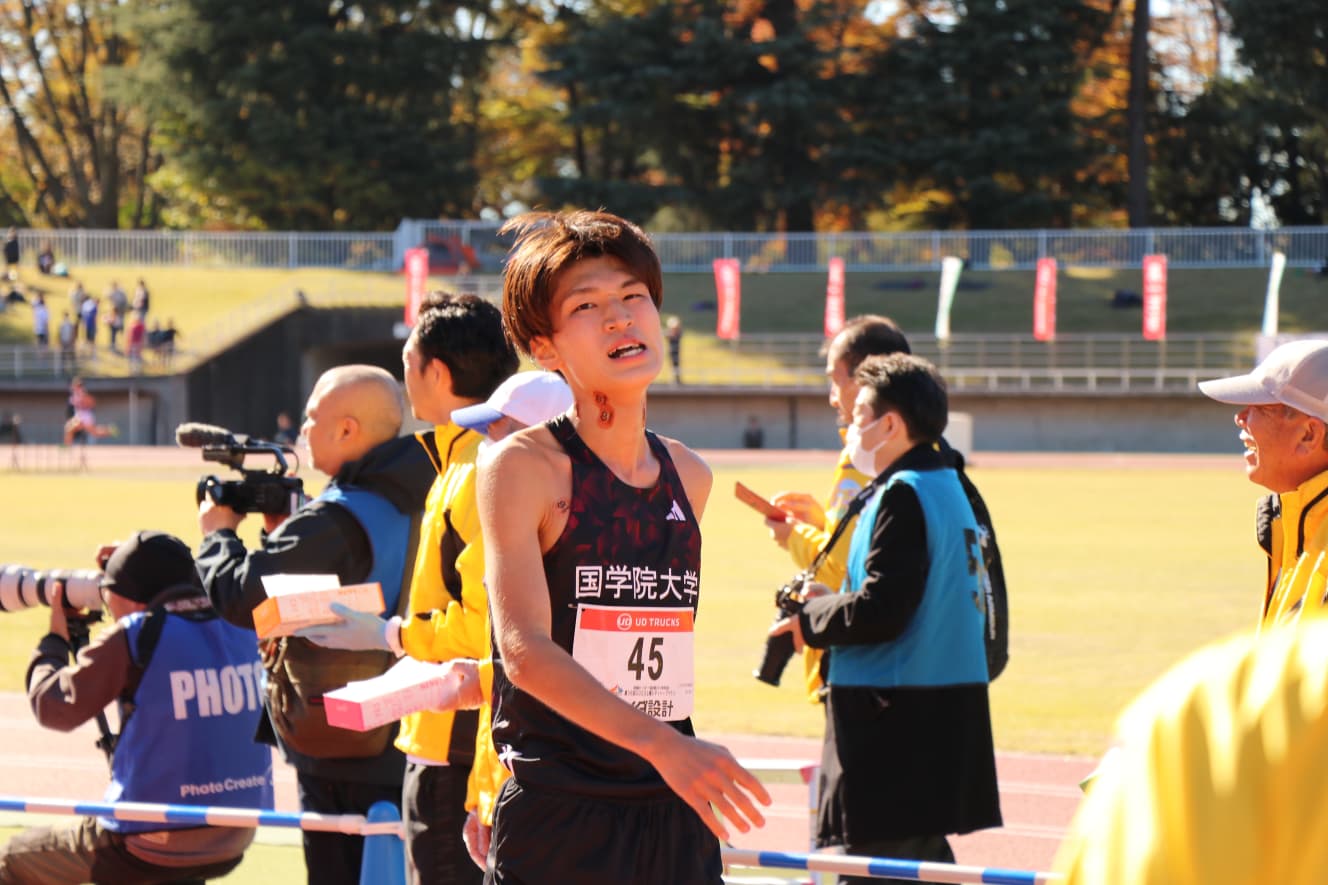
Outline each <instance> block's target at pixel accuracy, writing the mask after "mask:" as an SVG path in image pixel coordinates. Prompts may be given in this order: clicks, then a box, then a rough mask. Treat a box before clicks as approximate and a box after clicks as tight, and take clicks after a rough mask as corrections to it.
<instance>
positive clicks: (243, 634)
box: [100, 612, 273, 833]
mask: <svg viewBox="0 0 1328 885" xmlns="http://www.w3.org/2000/svg"><path fill="white" fill-rule="evenodd" d="M165 617H166V622H165V624H164V625H163V626H162V630H161V637H160V639H159V640H158V641H157V645H156V649H155V651H154V652H153V653H152V658H151V660H150V661H148V664H147V669H146V670H145V671H144V672H143V678H142V680H141V681H140V682H139V686H138V690H137V691H136V692H135V694H134V704H135V707H134V712H133V715H131V716H130V717H129V720H128V722H127V723H126V725H125V727H124V731H123V732H122V733H121V735H120V742H119V744H118V746H117V747H116V750H115V758H114V761H113V762H112V763H111V783H110V785H109V786H108V787H107V788H106V795H105V800H106V801H107V802H165V803H169V804H173V805H224V806H229V807H233V808H271V807H272V800H273V797H272V750H271V748H270V747H268V746H266V745H264V744H258V743H255V742H254V730H255V727H256V726H257V724H258V717H259V715H261V710H262V707H263V692H262V689H261V688H260V682H259V680H260V678H261V677H262V673H263V665H262V663H261V662H260V661H259V659H258V651H257V649H256V648H255V646H254V634H253V631H250V630H242V629H240V628H239V627H235V626H232V625H230V624H228V623H226V622H225V621H223V620H222V619H221V618H219V617H216V616H213V617H211V618H208V619H207V620H203V621H194V620H189V619H187V618H185V617H182V616H178V615H171V614H167V615H166V616H165ZM147 618H148V613H147V612H135V613H134V614H132V615H127V616H126V617H124V618H122V619H121V620H120V623H121V624H122V625H124V628H125V637H126V639H128V641H129V648H130V651H131V654H132V655H134V657H135V658H136V657H137V654H138V639H139V635H140V633H141V632H142V630H143V625H144V623H145V622H146V621H147ZM135 663H139V664H140V665H141V662H139V661H135ZM100 821H101V823H102V825H103V826H105V827H106V828H107V829H108V830H113V831H115V832H117V833H138V832H143V831H146V830H168V829H178V828H181V827H190V826H197V824H190V823H156V822H146V821H121V820H112V819H110V818H105V817H103V818H100Z"/></svg>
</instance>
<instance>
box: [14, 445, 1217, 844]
mask: <svg viewBox="0 0 1328 885" xmlns="http://www.w3.org/2000/svg"><path fill="white" fill-rule="evenodd" d="M702 454H703V456H704V457H706V458H707V460H709V461H710V462H711V463H714V464H724V463H740V462H747V463H750V462H751V461H753V460H760V461H769V462H783V463H789V462H792V461H797V462H801V463H812V464H820V463H824V464H825V465H826V466H827V469H829V466H830V465H831V464H832V462H833V458H834V454H833V453H829V452H808V451H778V450H766V451H760V452H751V451H729V450H723V451H718V450H717V451H709V452H704V453H702ZM87 460H88V468H89V470H91V471H93V472H95V471H96V470H97V469H98V468H99V467H102V468H112V467H133V466H146V465H154V466H160V465H162V464H164V463H170V464H172V465H176V464H180V465H189V464H197V463H198V453H197V452H196V451H193V450H191V449H180V448H175V447H133V446H111V445H102V446H89V447H87ZM972 460H973V462H974V463H975V464H977V465H980V466H984V467H985V466H993V467H995V466H1011V467H1015V466H1019V467H1024V466H1029V467H1031V466H1040V467H1047V466H1067V467H1068V466H1075V467H1089V466H1092V467H1119V466H1131V467H1136V468H1138V467H1153V468H1161V467H1167V466H1175V465H1179V464H1186V465H1188V466H1229V465H1231V463H1232V457H1231V456H1229V455H1215V456H1195V455H1113V454H1106V455H1097V454H1054V453H1008V454H1007V453H988V452H983V453H979V454H977V455H976V456H975V457H974V458H973V459H972ZM95 737H96V729H95V726H94V725H92V724H91V723H89V724H88V725H85V726H84V727H82V728H80V729H78V730H76V731H74V732H72V733H70V734H57V733H54V732H50V731H45V730H43V729H41V728H40V727H38V726H37V725H36V723H35V722H34V721H33V719H32V715H31V712H30V711H29V710H28V706H27V700H26V698H24V697H23V696H22V695H18V694H14V693H0V741H2V742H3V743H0V746H4V747H6V748H8V752H6V753H4V754H3V756H0V784H2V785H3V786H0V792H4V793H9V794H14V795H25V796H50V797H55V798H66V799H95V798H100V796H101V792H102V789H103V788H104V786H105V783H106V766H105V763H104V761H103V760H102V758H101V756H100V754H99V752H98V751H97V750H96V749H95V748H94V747H93V741H94V739H95ZM705 737H708V738H709V739H711V740H716V741H718V742H719V743H722V744H725V745H726V746H728V747H729V748H730V749H731V750H732V751H733V752H734V754H735V755H737V756H738V757H739V758H740V759H787V760H792V761H797V762H815V761H816V760H817V759H818V758H819V753H820V746H819V742H818V741H816V740H808V739H794V738H778V737H757V736H742V735H705ZM1094 764H1095V760H1093V759H1088V758H1081V757H1066V756H1044V755H1035V754H1027V753H998V754H997V769H998V773H999V778H1000V786H1001V807H1002V811H1003V813H1004V817H1005V826H1004V827H1002V828H1001V829H998V830H988V831H983V832H980V833H974V834H970V835H968V836H963V837H959V838H957V839H954V840H953V842H954V846H955V853H956V855H957V860H958V862H959V863H961V864H972V865H975V866H992V867H1007V868H1014V869H1026V870H1048V869H1050V868H1051V864H1052V861H1053V859H1054V857H1055V853H1056V848H1057V846H1058V845H1059V843H1060V840H1061V839H1062V837H1063V836H1064V834H1065V831H1066V828H1067V826H1068V824H1069V822H1070V819H1071V817H1072V816H1073V814H1074V810H1075V808H1076V806H1077V804H1078V801H1079V797H1080V791H1079V788H1078V782H1079V781H1080V779H1082V778H1083V777H1084V776H1085V775H1086V774H1088V772H1089V771H1091V770H1092V768H1093V766H1094ZM276 786H277V808H278V809H280V810H288V811H295V810H298V802H297V800H296V793H295V777H294V773H293V771H292V770H291V769H290V768H289V767H287V766H286V765H284V764H283V763H282V762H281V761H280V760H279V759H278V760H277V762H276ZM770 790H771V793H772V795H773V797H774V805H773V806H772V807H771V808H770V809H768V810H767V823H766V826H765V827H764V828H762V829H761V830H758V831H756V832H753V833H748V834H745V835H744V834H735V836H734V839H733V842H734V844H735V845H736V846H738V847H741V848H763V849H772V850H781V851H800V850H803V849H804V848H805V846H806V845H807V839H808V826H809V823H808V809H807V791H806V788H805V787H803V786H802V785H800V784H798V785H795V784H788V783H776V784H773V785H771V787H770Z"/></svg>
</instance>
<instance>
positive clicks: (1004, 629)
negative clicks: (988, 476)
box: [944, 446, 1010, 680]
mask: <svg viewBox="0 0 1328 885" xmlns="http://www.w3.org/2000/svg"><path fill="white" fill-rule="evenodd" d="M944 448H945V450H946V451H947V452H950V453H952V454H953V462H954V468H955V472H956V473H958V474H959V483H960V485H962V486H963V487H964V494H965V495H967V496H968V503H969V505H970V506H971V507H972V508H973V516H974V518H975V519H976V520H977V523H978V532H979V537H978V542H979V544H980V545H981V546H982V562H983V565H984V566H986V575H987V580H986V582H985V586H984V587H983V592H984V593H985V594H986V597H987V598H986V600H985V606H984V607H985V609H986V612H987V633H986V635H985V636H983V639H984V640H985V643H986V646H987V678H988V679H989V680H990V679H995V678H996V677H997V676H1000V675H1001V673H1002V672H1003V671H1004V670H1005V665H1006V664H1007V663H1009V661H1010V601H1009V599H1008V597H1007V596H1006V591H1005V568H1004V567H1003V566H1002V565H1001V548H1000V546H999V545H997V543H996V528H995V526H993V525H992V524H991V512H990V511H989V510H987V502H986V501H984V500H982V493H981V492H979V491H978V487H977V486H975V485H973V481H972V480H971V479H969V478H968V474H967V473H966V472H964V456H963V455H961V454H959V453H958V452H956V451H954V450H953V449H951V448H949V446H945V447H944Z"/></svg>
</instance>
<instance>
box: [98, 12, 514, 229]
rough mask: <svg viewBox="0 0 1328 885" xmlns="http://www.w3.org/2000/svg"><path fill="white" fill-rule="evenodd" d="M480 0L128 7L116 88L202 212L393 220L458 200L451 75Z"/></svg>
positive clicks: (249, 218) (462, 176)
mask: <svg viewBox="0 0 1328 885" xmlns="http://www.w3.org/2000/svg"><path fill="white" fill-rule="evenodd" d="M486 8H487V7H486V6H484V5H483V4H481V5H480V6H479V7H477V8H476V9H475V10H473V11H472V10H470V9H469V7H467V6H466V5H464V4H457V3H429V4H419V3H415V2H407V0H365V2H358V3H353V4H351V3H342V2H339V0H333V2H330V3H329V2H328V0H283V2H280V3H272V2H268V0H175V2H165V0H158V2H156V3H141V4H138V5H137V6H136V7H135V8H134V9H133V11H132V13H131V15H130V19H129V20H130V21H131V23H132V27H133V28H134V29H135V31H136V32H137V33H138V34H139V35H140V39H141V41H142V45H143V46H144V57H143V61H142V64H141V65H140V66H139V67H138V69H137V70H135V71H132V72H126V76H125V77H124V78H123V79H122V82H121V84H120V88H121V90H122V94H123V95H126V96H130V97H132V98H133V99H134V100H135V101H137V102H140V103H142V104H144V105H146V106H147V107H148V108H149V109H150V112H151V114H152V120H153V125H154V128H155V131H156V132H157V136H158V139H159V143H160V144H161V146H162V149H163V152H164V153H165V154H166V155H167V157H168V158H169V169H168V170H167V172H168V173H169V174H171V175H173V176H175V178H176V180H177V182H178V184H179V186H180V187H181V189H182V190H184V191H187V192H191V193H192V194H193V195H194V196H195V200H196V203H197V206H196V211H195V215H196V216H198V217H200V218H201V220H204V221H206V220H208V219H209V217H213V218H219V219H221V220H224V221H227V222H229V223H242V224H249V225H252V226H256V227H269V228H279V229H322V230H334V229H353V230H355V229H357V230H371V229H383V228H391V227H395V225H396V224H397V222H398V221H399V220H400V219H401V218H402V217H403V216H410V217H433V216H437V215H440V214H442V215H449V216H456V215H464V214H468V212H469V210H470V209H471V206H472V196H473V190H474V186H475V174H474V170H473V168H472V164H471V152H472V151H473V150H474V147H475V146H474V143H473V139H472V138H471V133H470V131H468V130H467V129H466V127H465V126H464V125H461V124H462V118H463V115H464V107H463V102H462V101H461V96H459V93H458V85H459V84H461V83H465V82H466V81H467V80H468V79H471V78H476V77H478V76H479V75H480V74H481V72H482V71H483V69H484V65H485V62H486V58H487V49H488V45H489V42H488V40H487V39H486V38H485V37H483V36H479V37H475V36H474V35H472V34H471V33H469V32H468V31H463V23H464V22H466V21H468V20H471V21H473V19H474V18H475V17H476V16H481V15H483V13H484V11H485V10H486Z"/></svg>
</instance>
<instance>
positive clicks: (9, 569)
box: [0, 565, 102, 620]
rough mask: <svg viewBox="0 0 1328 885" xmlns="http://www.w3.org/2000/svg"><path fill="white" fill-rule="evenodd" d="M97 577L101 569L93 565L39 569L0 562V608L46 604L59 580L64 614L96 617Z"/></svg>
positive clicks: (98, 606)
mask: <svg viewBox="0 0 1328 885" xmlns="http://www.w3.org/2000/svg"><path fill="white" fill-rule="evenodd" d="M101 578H102V573H101V572H99V571H97V570H95V569H49V570H45V571H43V570H41V569H34V568H27V567H26V566H21V565H0V611H6V612H14V611H20V610H22V609H25V608H32V607H33V606H35V605H45V606H48V607H49V606H50V604H51V591H52V590H53V589H54V587H55V583H56V582H57V581H63V582H64V586H65V597H64V610H65V615H66V616H68V617H70V618H73V617H83V618H85V619H87V620H97V619H98V618H99V617H100V616H101ZM85 613H95V614H85Z"/></svg>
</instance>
